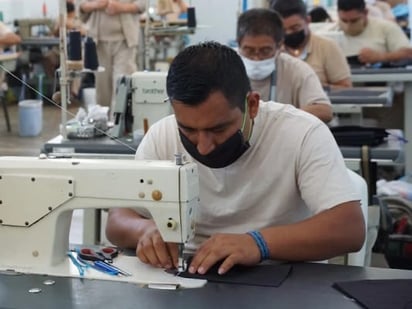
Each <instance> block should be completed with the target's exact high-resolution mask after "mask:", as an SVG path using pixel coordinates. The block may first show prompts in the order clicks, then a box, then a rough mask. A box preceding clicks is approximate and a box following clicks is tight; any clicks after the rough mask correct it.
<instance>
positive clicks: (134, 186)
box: [0, 156, 199, 275]
mask: <svg viewBox="0 0 412 309" xmlns="http://www.w3.org/2000/svg"><path fill="white" fill-rule="evenodd" d="M178 159H181V158H180V157H179V156H177V160H176V163H174V162H172V161H137V160H102V159H100V160H92V159H48V158H30V157H0V248H1V250H0V271H5V270H13V271H16V272H22V273H37V274H51V275H67V274H66V272H65V271H66V270H65V269H63V270H62V265H66V266H65V267H66V268H67V267H68V266H67V265H69V264H70V263H68V261H67V260H68V258H67V251H68V249H69V231H70V223H71V217H72V212H73V210H74V209H97V208H116V207H133V208H137V209H141V210H142V211H145V212H147V213H149V214H150V215H151V216H152V218H153V219H154V221H155V222H156V225H157V227H158V228H159V231H160V233H161V235H162V237H163V239H164V240H165V241H166V242H175V243H179V244H184V243H186V242H187V241H189V240H190V239H191V238H192V237H193V236H194V216H195V213H196V210H197V206H198V196H199V186H198V172H197V166H196V165H195V164H193V163H182V162H180V160H178ZM133 263H135V264H136V263H137V258H136V257H133ZM63 268H64V267H63Z"/></svg>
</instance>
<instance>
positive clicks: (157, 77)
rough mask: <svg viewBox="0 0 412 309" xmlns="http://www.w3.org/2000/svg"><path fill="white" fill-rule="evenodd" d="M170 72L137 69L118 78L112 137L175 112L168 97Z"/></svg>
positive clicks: (143, 129)
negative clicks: (167, 81) (167, 83)
mask: <svg viewBox="0 0 412 309" xmlns="http://www.w3.org/2000/svg"><path fill="white" fill-rule="evenodd" d="M166 77H167V73H166V72H147V71H143V72H135V73H133V74H132V75H131V76H123V77H121V78H120V79H119V80H118V83H117V89H116V105H115V108H114V113H113V114H114V127H113V129H112V131H111V135H112V137H115V138H119V137H123V136H124V135H127V134H129V133H132V132H135V131H136V130H140V131H141V133H142V134H143V133H144V131H146V130H147V128H146V127H145V123H147V126H148V125H151V124H153V123H155V122H156V121H158V120H160V119H161V118H163V117H166V116H167V115H170V114H171V113H172V107H171V105H170V102H169V101H168V100H167V93H166Z"/></svg>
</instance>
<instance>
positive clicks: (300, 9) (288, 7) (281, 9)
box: [270, 0, 308, 18]
mask: <svg viewBox="0 0 412 309" xmlns="http://www.w3.org/2000/svg"><path fill="white" fill-rule="evenodd" d="M270 8H271V9H272V10H274V11H276V12H278V13H279V14H280V16H282V17H283V18H287V17H290V16H292V15H299V16H301V17H303V18H306V17H307V16H308V14H307V8H306V4H305V3H304V2H303V1H302V0H277V1H272V2H271V4H270Z"/></svg>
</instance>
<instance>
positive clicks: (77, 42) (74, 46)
mask: <svg viewBox="0 0 412 309" xmlns="http://www.w3.org/2000/svg"><path fill="white" fill-rule="evenodd" d="M67 57H68V59H69V60H71V61H79V60H82V35H81V33H80V31H70V32H69V49H68V52H67Z"/></svg>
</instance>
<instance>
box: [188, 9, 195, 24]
mask: <svg viewBox="0 0 412 309" xmlns="http://www.w3.org/2000/svg"><path fill="white" fill-rule="evenodd" d="M187 26H188V27H189V28H196V11H195V8H194V7H188V8H187Z"/></svg>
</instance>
